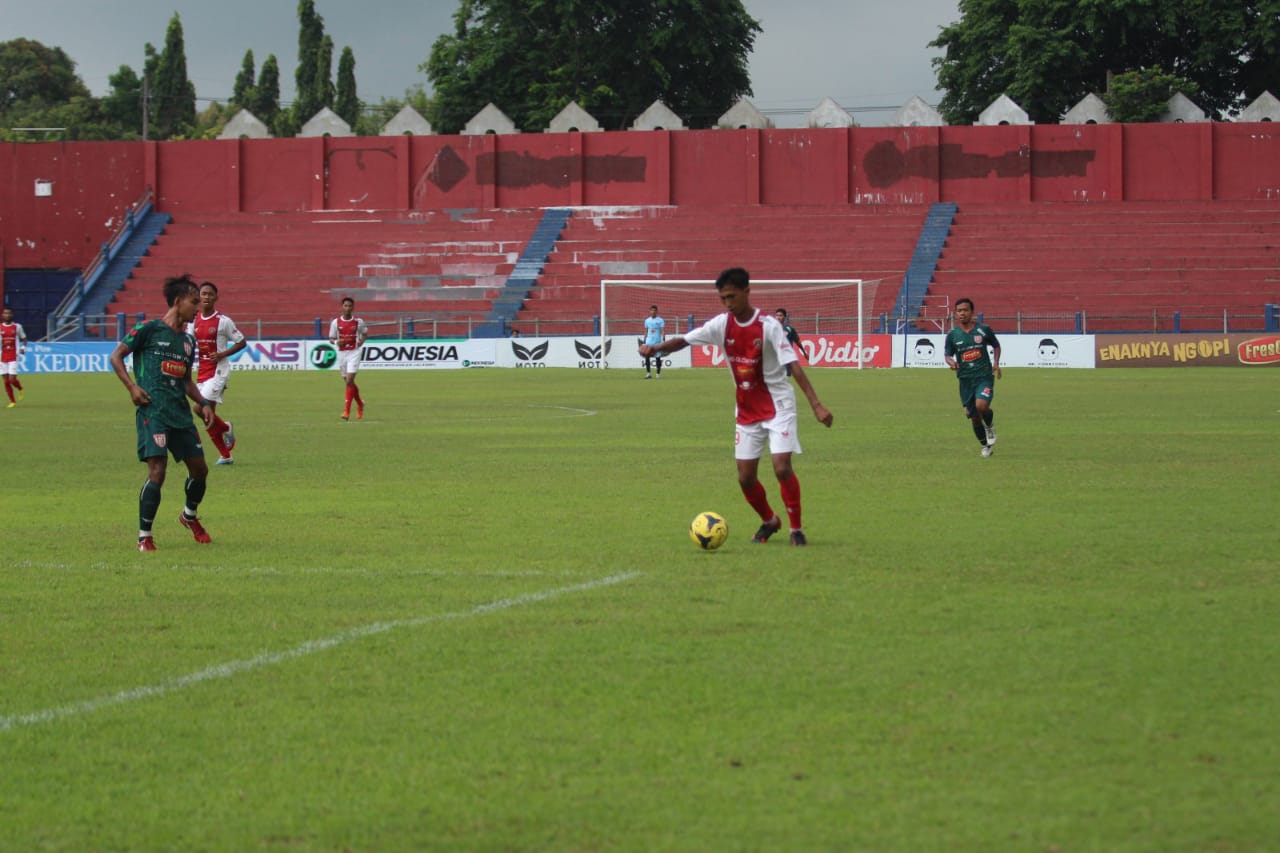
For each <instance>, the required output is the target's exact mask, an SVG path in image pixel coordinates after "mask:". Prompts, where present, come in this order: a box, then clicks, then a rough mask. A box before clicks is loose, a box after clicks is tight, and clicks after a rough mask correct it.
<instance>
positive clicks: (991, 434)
mask: <svg viewBox="0 0 1280 853" xmlns="http://www.w3.org/2000/svg"><path fill="white" fill-rule="evenodd" d="M986 430H987V445H988V446H990V445H992V444H995V443H996V428H995V427H992V426H989V427H986Z"/></svg>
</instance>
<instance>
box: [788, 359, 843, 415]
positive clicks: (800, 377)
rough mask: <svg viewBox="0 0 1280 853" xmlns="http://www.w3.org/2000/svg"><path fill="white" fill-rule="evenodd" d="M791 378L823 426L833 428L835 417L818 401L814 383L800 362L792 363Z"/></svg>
mask: <svg viewBox="0 0 1280 853" xmlns="http://www.w3.org/2000/svg"><path fill="white" fill-rule="evenodd" d="M791 378H792V379H794V380H795V383H796V387H798V388H799V389H800V391H801V392H802V393H803V394H804V396H805V399H806V400H808V401H809V405H810V406H812V407H813V414H814V417H816V418H817V419H818V422H819V423H821V424H822V425H823V426H827V427H829V426H831V422H832V421H834V420H835V415H833V414H831V411H830V410H829V409H828V408H827V407H826V406H824V405H822V401H821V400H819V399H818V392H817V391H815V390H813V383H812V382H810V381H809V376H808V375H807V374H806V373H805V372H804V368H803V367H801V366H800V362H798V361H793V362H791Z"/></svg>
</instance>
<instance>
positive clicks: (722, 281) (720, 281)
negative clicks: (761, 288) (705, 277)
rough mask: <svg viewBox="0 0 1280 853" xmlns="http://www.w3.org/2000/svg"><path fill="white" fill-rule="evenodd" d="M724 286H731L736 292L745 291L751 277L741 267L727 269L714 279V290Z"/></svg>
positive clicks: (749, 284)
mask: <svg viewBox="0 0 1280 853" xmlns="http://www.w3.org/2000/svg"><path fill="white" fill-rule="evenodd" d="M725 285H732V286H733V287H736V288H738V290H746V289H747V288H748V287H750V286H751V275H750V273H748V272H747V271H746V270H744V269H743V268H742V267H729V269H727V270H725V271H724V272H722V273H720V275H719V276H717V277H716V290H719V289H720V288H722V287H724V286H725Z"/></svg>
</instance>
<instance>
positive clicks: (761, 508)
mask: <svg viewBox="0 0 1280 853" xmlns="http://www.w3.org/2000/svg"><path fill="white" fill-rule="evenodd" d="M739 485H741V484H739ZM742 496H743V497H745V498H746V499H747V503H749V504H751V508H752V509H754V510H755V511H756V514H757V515H759V516H760V520H761V521H770V520H772V519H773V507H771V506H769V496H768V495H767V494H765V490H764V483H761V482H760V481H759V480H756V481H755V482H754V483H752V484H751V485H750V486H742Z"/></svg>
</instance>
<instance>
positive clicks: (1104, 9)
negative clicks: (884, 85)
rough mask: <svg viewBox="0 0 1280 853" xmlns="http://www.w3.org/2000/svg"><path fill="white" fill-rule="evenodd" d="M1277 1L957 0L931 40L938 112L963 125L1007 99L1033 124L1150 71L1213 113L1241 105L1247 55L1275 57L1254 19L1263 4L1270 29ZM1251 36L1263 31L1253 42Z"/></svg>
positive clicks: (1262, 28) (1273, 48)
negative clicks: (953, 13) (1184, 84)
mask: <svg viewBox="0 0 1280 853" xmlns="http://www.w3.org/2000/svg"><path fill="white" fill-rule="evenodd" d="M1277 3H1280V0H1241V2H1237V3H1231V4H1214V3H1206V2H1203V0H1161V2H1158V3H1148V2H1134V0H1092V2H1088V3H1074V2H1067V0H960V7H959V8H960V15H961V17H960V20H959V21H957V22H955V23H952V24H951V25H950V26H948V27H945V28H943V30H942V31H941V33H939V35H938V37H937V38H936V39H934V40H933V41H932V42H930V46H931V47H937V48H941V49H942V50H943V52H944V53H943V55H942V56H941V57H938V58H936V59H934V60H933V64H934V67H935V69H936V73H937V79H938V87H939V88H940V89H942V90H943V92H944V93H945V94H944V96H943V98H942V101H941V103H940V104H939V109H940V111H941V112H942V114H943V116H944V117H945V118H946V120H947V121H948V122H950V123H952V124H967V123H969V122H972V121H973V120H974V119H976V118H977V117H978V114H979V113H980V112H981V111H982V110H983V109H985V108H986V107H987V106H988V105H989V104H990V103H991V102H992V101H993V100H995V99H996V98H997V97H999V96H1000V95H1001V94H1006V95H1008V96H1009V97H1010V98H1012V99H1013V100H1014V101H1017V102H1018V104H1019V105H1021V106H1022V107H1023V109H1025V110H1026V111H1027V113H1028V115H1029V116H1030V117H1031V119H1032V120H1034V121H1037V122H1053V121H1057V120H1058V119H1059V118H1060V117H1061V116H1062V114H1063V113H1065V112H1066V111H1067V110H1068V109H1070V108H1071V107H1072V106H1074V105H1075V104H1076V103H1077V102H1078V101H1079V100H1080V99H1081V98H1083V97H1084V96H1085V95H1087V94H1089V93H1090V92H1102V91H1104V90H1105V88H1106V81H1107V78H1108V75H1109V74H1113V73H1114V74H1119V73H1124V72H1128V71H1137V70H1140V69H1144V68H1156V69H1163V70H1164V72H1165V73H1168V74H1171V75H1173V76H1175V77H1180V78H1183V79H1185V80H1187V81H1190V82H1192V83H1194V84H1195V85H1196V86H1197V87H1198V88H1199V91H1200V98H1199V100H1197V103H1198V104H1199V105H1200V106H1201V107H1203V108H1204V109H1205V111H1206V112H1207V113H1209V114H1210V115H1212V116H1214V117H1220V116H1222V115H1223V114H1224V113H1227V112H1229V111H1230V110H1232V109H1234V108H1235V107H1237V106H1239V104H1240V102H1241V98H1242V95H1243V90H1244V76H1243V69H1244V68H1245V64H1246V63H1245V59H1246V56H1247V54H1248V52H1249V51H1250V50H1252V51H1254V52H1255V53H1257V54H1258V57H1253V58H1257V59H1261V57H1263V56H1264V55H1269V56H1270V57H1272V59H1273V60H1274V57H1275V56H1276V55H1277V54H1276V50H1277V47H1280V44H1277V43H1276V42H1271V43H1267V42H1266V40H1265V37H1264V36H1265V33H1267V32H1268V29H1267V27H1266V26H1265V25H1263V24H1262V23H1261V22H1260V21H1258V20H1256V19H1255V18H1256V16H1258V15H1259V14H1260V12H1262V10H1263V7H1270V9H1271V11H1270V15H1271V23H1274V19H1275V17H1276V11H1277V9H1276V7H1277ZM1251 27H1252V29H1251ZM1251 32H1255V33H1262V34H1264V35H1260V36H1258V39H1260V40H1258V41H1255V42H1252V43H1251V42H1250V41H1249V37H1250V33H1251ZM1277 41H1280V40H1277ZM1251 44H1252V45H1253V46H1252V47H1251V46H1250V45H1251Z"/></svg>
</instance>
